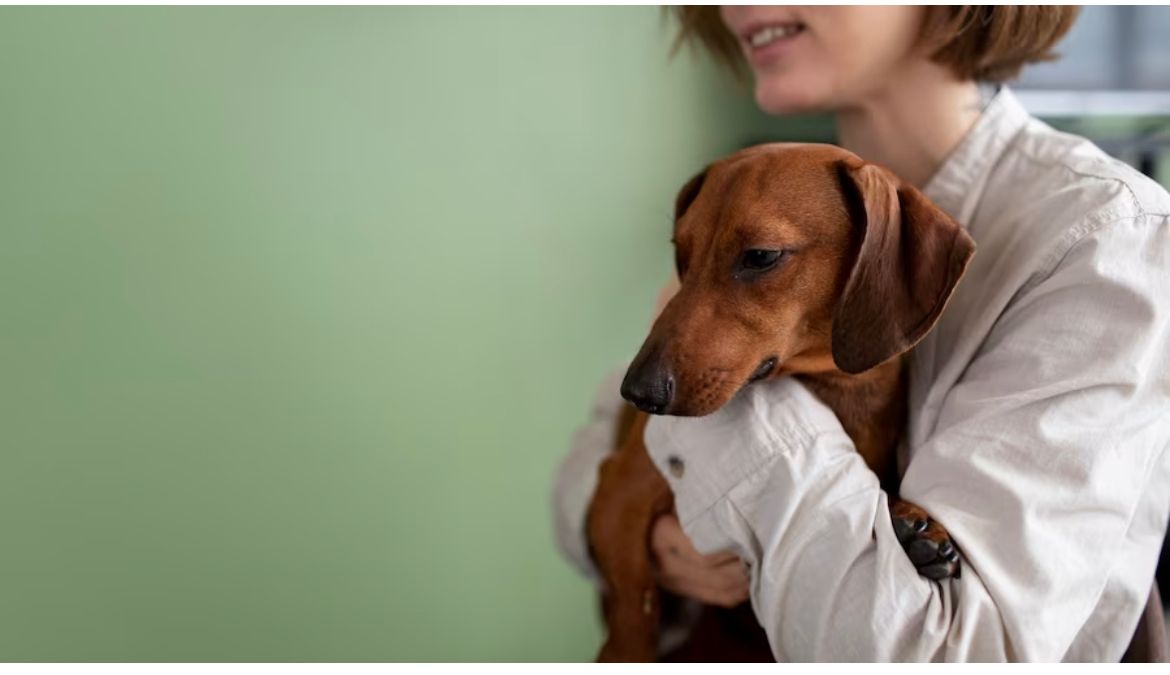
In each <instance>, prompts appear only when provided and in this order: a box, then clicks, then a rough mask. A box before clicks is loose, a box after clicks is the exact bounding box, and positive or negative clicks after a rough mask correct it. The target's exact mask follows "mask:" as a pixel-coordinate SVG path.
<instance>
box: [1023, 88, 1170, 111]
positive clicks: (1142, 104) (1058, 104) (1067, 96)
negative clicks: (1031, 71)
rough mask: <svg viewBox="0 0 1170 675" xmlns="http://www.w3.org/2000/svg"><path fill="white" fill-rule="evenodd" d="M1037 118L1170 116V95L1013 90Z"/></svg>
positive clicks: (1164, 93)
mask: <svg viewBox="0 0 1170 675" xmlns="http://www.w3.org/2000/svg"><path fill="white" fill-rule="evenodd" d="M1012 91H1013V92H1015V94H1016V96H1017V97H1018V98H1019V99H1020V101H1021V102H1022V103H1023V104H1024V107H1025V108H1027V109H1028V112H1030V113H1032V114H1033V115H1036V116H1037V117H1084V116H1087V115H1092V116H1104V115H1114V116H1150V117H1160V116H1170V91H1144V90H1129V91H1124V90H1115V91H1109V90H1093V91H1075V90H1067V91H1063V90H1055V89H1053V90H1048V89H1014V88H1013V89H1012Z"/></svg>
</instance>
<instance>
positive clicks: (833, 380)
mask: <svg viewBox="0 0 1170 675" xmlns="http://www.w3.org/2000/svg"><path fill="white" fill-rule="evenodd" d="M795 377H796V378H797V379H798V380H800V381H801V382H803V383H804V384H805V385H806V386H807V387H808V388H809V389H810V390H811V391H812V392H813V394H815V395H816V396H817V398H819V399H821V400H822V401H824V403H825V405H827V406H829V408H831V409H832V410H833V412H834V413H836V415H837V419H838V420H840V422H841V426H842V427H843V428H844V429H845V433H846V434H848V435H849V438H851V439H853V444H854V445H855V446H857V452H858V453H860V454H861V456H862V457H863V458H864V459H865V463H866V464H868V465H869V467H870V468H871V469H873V470H874V471H875V472H877V473H878V478H879V479H880V480H881V482H882V487H883V488H885V489H887V490H893V489H894V488H896V486H897V482H898V476H897V462H896V461H894V460H893V459H892V458H893V456H894V454H895V453H896V452H897V447H898V441H899V440H900V439H901V436H902V430H903V429H904V428H905V426H906V387H907V384H908V382H907V375H906V368H905V364H904V359H903V358H902V357H897V358H894V359H891V360H889V361H887V362H885V363H883V364H881V365H879V366H877V367H875V368H872V369H870V370H867V371H865V372H864V373H861V374H859V375H848V374H846V373H842V372H841V371H839V370H833V371H827V372H819V373H815V374H804V375H795Z"/></svg>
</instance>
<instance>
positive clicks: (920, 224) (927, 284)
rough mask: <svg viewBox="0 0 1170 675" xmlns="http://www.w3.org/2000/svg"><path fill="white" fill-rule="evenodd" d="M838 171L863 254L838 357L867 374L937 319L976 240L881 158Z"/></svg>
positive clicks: (854, 273) (840, 320)
mask: <svg viewBox="0 0 1170 675" xmlns="http://www.w3.org/2000/svg"><path fill="white" fill-rule="evenodd" d="M837 170H838V174H839V177H840V179H841V183H842V189H843V191H844V195H845V200H846V203H847V205H848V208H849V212H850V216H851V218H852V219H853V222H854V228H855V230H854V232H855V233H856V234H855V237H854V242H855V250H856V255H855V258H854V262H853V267H852V269H851V271H850V272H849V277H848V281H846V283H845V290H844V292H843V293H842V295H841V299H840V301H839V304H838V305H837V308H836V310H835V312H834V314H833V361H834V362H835V363H836V365H837V367H838V368H840V369H841V370H843V371H844V372H846V373H860V372H864V371H866V370H869V369H870V368H873V367H874V366H876V365H878V364H879V363H882V362H884V361H886V360H888V359H890V358H892V357H894V356H896V355H898V354H901V353H903V352H905V351H907V350H908V349H910V348H911V347H913V346H914V345H915V344H917V343H918V341H919V340H921V339H922V338H923V337H924V336H925V335H926V334H927V333H928V332H929V331H930V329H931V328H932V327H933V326H934V324H935V322H936V321H937V320H938V317H939V315H940V314H942V310H943V307H945V306H946V304H947V300H948V299H950V297H951V293H952V292H953V291H954V290H955V286H956V285H957V284H958V283H959V278H960V277H962V276H963V272H964V271H965V270H966V268H967V262H968V261H969V260H970V259H971V256H972V255H973V254H974V253H975V242H974V241H973V240H972V239H971V237H970V235H968V234H967V231H966V230H964V229H963V228H962V226H960V225H959V224H958V223H956V222H955V221H954V219H952V218H951V217H950V216H948V215H947V214H946V213H945V212H943V210H942V209H940V208H939V207H937V206H935V205H934V204H933V203H932V202H931V201H930V200H929V199H927V198H926V196H925V195H923V194H922V193H921V192H919V191H918V190H917V189H915V188H914V186H912V185H910V184H908V183H906V182H904V181H902V180H900V179H898V178H897V177H896V176H894V175H893V174H892V173H890V172H889V171H888V170H886V169H883V168H881V167H879V166H876V165H874V164H858V163H856V162H841V163H840V164H838V165H837Z"/></svg>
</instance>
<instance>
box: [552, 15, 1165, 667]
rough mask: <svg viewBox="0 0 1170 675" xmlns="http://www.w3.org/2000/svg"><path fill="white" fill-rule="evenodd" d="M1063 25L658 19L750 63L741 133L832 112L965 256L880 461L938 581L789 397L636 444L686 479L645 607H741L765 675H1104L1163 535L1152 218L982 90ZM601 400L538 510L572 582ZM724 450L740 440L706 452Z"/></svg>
mask: <svg viewBox="0 0 1170 675" xmlns="http://www.w3.org/2000/svg"><path fill="white" fill-rule="evenodd" d="M1075 14H1076V12H1075V10H1074V9H1072V8H1067V7H1051V6H1049V7H1006V6H999V7H994V8H993V7H971V6H967V7H933V8H927V7H878V6H868V7H724V8H722V9H716V8H684V9H681V10H679V18H680V19H681V24H682V32H681V37H682V38H683V39H684V40H696V41H699V42H701V43H702V44H704V45H705V46H707V47H708V48H709V49H711V50H712V51H713V52H714V53H715V54H716V55H717V56H720V57H722V58H724V59H726V60H728V61H730V62H733V63H734V62H738V61H740V60H741V59H742V60H743V61H746V62H747V63H748V64H749V65H750V68H751V71H752V73H753V75H754V78H755V97H756V101H757V103H758V104H759V105H760V107H761V108H763V109H764V110H765V111H767V112H769V113H773V114H784V113H790V112H797V111H808V110H831V111H833V112H834V113H835V117H836V124H837V132H838V138H839V142H840V144H841V145H843V146H844V147H846V148H848V149H849V150H852V151H853V152H855V153H857V154H858V155H860V156H861V157H863V158H864V159H866V160H868V161H871V162H875V163H878V164H883V165H885V166H887V167H889V168H890V169H892V170H894V171H895V172H896V173H898V174H900V175H901V176H902V177H903V178H905V179H907V180H909V181H910V182H912V183H914V184H916V185H917V186H919V187H920V188H922V189H923V190H924V191H925V193H926V194H927V195H928V196H929V197H930V198H932V199H933V200H934V201H935V202H936V203H937V204H939V205H940V206H941V207H942V208H943V209H944V210H946V211H948V212H949V213H950V214H952V215H953V216H955V217H956V219H957V220H958V221H959V222H961V223H963V224H964V225H965V226H966V227H967V228H968V230H969V232H970V233H971V235H972V236H973V237H974V239H975V240H976V242H977V244H978V247H979V249H978V252H977V254H976V256H975V258H974V260H973V261H972V263H971V266H970V267H969V269H968V272H967V275H966V277H965V279H964V281H963V283H962V284H960V286H959V289H958V291H957V293H956V295H955V296H954V297H953V298H952V301H951V304H950V305H949V306H948V309H947V311H946V312H945V313H944V315H943V318H942V320H941V321H940V322H939V324H938V325H937V327H936V328H935V330H934V331H933V332H932V333H931V334H930V335H929V336H928V337H927V338H926V340H925V341H924V342H922V343H921V345H920V346H919V347H918V348H916V349H915V350H914V352H913V355H912V357H911V365H910V367H911V386H910V420H909V426H908V429H907V437H906V443H905V447H904V448H903V450H904V457H902V460H903V462H902V466H903V467H904V468H903V477H902V483H901V493H902V495H903V496H904V497H905V498H906V499H908V500H910V501H913V502H915V503H917V504H919V505H921V506H923V507H924V508H925V509H926V510H927V511H929V512H930V513H931V515H932V516H933V517H934V518H935V519H937V520H938V521H939V522H940V523H942V525H943V526H944V527H946V529H947V530H948V531H949V532H950V535H951V537H952V539H953V540H954V541H955V543H956V545H957V546H958V547H959V548H960V550H961V551H962V553H963V557H964V563H963V572H962V575H961V576H960V578H958V579H951V580H947V581H944V582H941V583H935V582H931V581H929V580H927V579H924V578H922V577H920V576H918V574H917V573H916V571H915V569H914V567H913V565H912V564H911V563H910V562H909V560H908V559H907V558H906V555H905V553H904V552H903V551H902V548H901V546H900V545H899V543H898V540H897V538H896V537H895V536H894V532H893V529H892V525H891V523H890V518H889V516H888V513H887V507H886V503H887V499H886V495H885V494H884V493H882V491H881V489H880V488H879V486H878V480H877V478H876V477H875V476H874V475H873V474H872V473H871V472H870V471H869V470H868V468H867V467H866V466H865V464H864V462H863V461H862V460H861V458H860V457H859V456H857V454H856V453H854V452H853V448H852V444H851V441H850V440H849V438H848V437H847V436H846V435H845V434H844V433H843V432H842V431H841V429H840V428H839V426H836V427H834V426H833V425H831V424H825V423H824V417H825V410H826V409H825V408H824V406H823V404H820V403H819V402H818V401H817V400H816V399H815V398H813V397H812V396H811V395H809V394H808V392H807V390H805V389H804V388H803V387H802V386H801V385H800V384H798V383H796V382H794V381H792V380H791V379H782V380H779V381H774V382H768V383H764V384H761V385H757V386H754V387H750V388H748V389H746V390H745V392H744V393H743V395H741V396H738V397H737V398H736V399H734V400H733V401H732V402H731V403H729V404H728V405H727V406H726V407H725V408H724V409H723V410H721V411H720V412H718V413H716V414H715V415H712V416H710V417H707V418H697V419H681V418H669V417H657V418H654V419H653V420H652V421H651V423H650V425H649V426H648V427H647V431H646V437H645V438H646V445H647V448H648V449H649V451H650V454H651V456H652V458H653V459H654V460H655V462H656V464H658V466H659V467H660V468H661V467H663V466H665V464H666V461H667V457H671V458H672V460H673V461H676V462H677V461H680V460H681V461H682V462H684V465H685V467H686V471H685V474H684V477H682V478H676V477H674V475H673V474H672V473H671V472H664V475H665V476H666V477H667V479H668V480H669V481H670V483H671V487H672V488H673V490H674V492H675V502H676V512H677V514H678V517H677V518H675V517H673V516H672V517H664V518H662V519H660V520H659V521H658V522H657V523H656V524H655V526H654V530H653V533H652V543H651V547H652V549H653V552H654V554H655V557H656V559H657V564H658V568H659V573H660V578H661V583H662V585H663V586H664V587H665V588H667V589H668V590H671V591H673V592H675V593H678V594H681V595H684V596H687V597H691V598H695V599H698V600H702V601H704V602H708V603H716V604H722V605H732V604H735V603H737V602H739V601H741V600H743V599H744V598H747V597H749V596H750V598H751V600H752V606H753V607H754V609H755V612H756V615H757V617H758V619H759V621H760V623H761V624H762V625H763V627H764V629H765V631H766V632H767V635H768V641H769V643H770V644H771V647H772V650H773V653H774V654H775V655H776V657H777V658H779V659H781V660H829V659H832V660H854V661H870V660H1028V661H1058V660H1074V661H1083V660H1093V661H1116V660H1119V659H1120V658H1121V657H1122V655H1123V652H1124V651H1125V649H1126V647H1127V645H1128V644H1129V642H1130V638H1131V637H1132V636H1133V634H1134V629H1135V626H1136V625H1137V622H1138V619H1139V616H1140V615H1141V613H1142V610H1143V608H1144V607H1145V605H1146V601H1147V596H1148V594H1149V589H1150V585H1151V581H1152V579H1153V575H1154V567H1155V564H1156V562H1157V557H1158V553H1159V549H1160V546H1161V542H1162V536H1163V533H1164V531H1165V527H1166V522H1167V515H1168V514H1170V453H1168V452H1167V448H1168V447H1170V414H1168V411H1170V307H1168V306H1167V305H1166V304H1165V302H1166V300H1167V299H1170V195H1167V193H1166V192H1165V191H1164V190H1163V189H1161V188H1160V187H1158V186H1157V185H1156V184H1155V183H1153V182H1152V181H1149V180H1147V179H1145V178H1144V177H1142V176H1141V175H1140V174H1138V173H1137V172H1135V171H1133V170H1131V169H1130V168H1128V167H1126V166H1125V165H1123V164H1121V163H1120V162H1117V161H1115V160H1112V159H1110V158H1109V157H1107V156H1106V155H1104V154H1103V153H1102V152H1101V151H1099V150H1098V149H1096V148H1095V147H1094V146H1092V145H1091V144H1090V143H1089V142H1087V141H1085V140H1083V139H1080V138H1077V137H1074V136H1070V135H1066V134H1062V133H1058V132H1056V131H1054V130H1052V129H1051V128H1049V127H1048V126H1046V125H1044V124H1043V123H1041V122H1039V121H1038V120H1036V119H1034V118H1031V117H1030V116H1029V115H1028V114H1027V113H1026V112H1025V111H1024V109H1023V108H1022V107H1021V105H1020V104H1019V102H1018V101H1017V100H1016V99H1015V98H1014V96H1013V95H1012V93H1011V92H1010V91H1009V90H1008V89H1006V88H1004V87H999V86H995V85H989V84H988V83H993V82H1000V81H1003V80H1005V79H1008V78H1010V77H1013V76H1014V75H1015V74H1016V73H1017V72H1018V71H1019V69H1020V68H1021V67H1022V66H1024V65H1025V64H1027V63H1029V62H1033V61H1037V60H1040V59H1042V58H1045V57H1046V56H1047V53H1048V50H1049V49H1050V48H1051V47H1052V46H1053V45H1054V44H1055V42H1056V41H1057V40H1058V39H1059V38H1060V37H1061V36H1062V35H1063V34H1064V33H1065V32H1066V31H1067V30H1068V28H1069V27H1070V26H1071V24H1072V21H1073V19H1074V18H1075ZM667 295H669V291H667ZM618 377H620V372H619V373H615V375H614V376H613V377H611V378H610V379H609V380H608V381H607V382H606V384H605V385H604V386H603V388H602V390H601V392H600V393H599V395H598V402H597V405H596V406H595V410H594V414H593V419H592V420H591V422H590V423H589V424H588V425H587V426H586V427H585V428H584V429H582V430H581V431H580V432H579V433H578V435H577V436H576V437H575V440H574V447H573V450H572V452H571V453H570V456H569V457H568V458H567V459H566V460H565V462H564V463H563V465H562V467H561V470H560V473H559V475H558V479H557V486H556V490H555V493H554V504H555V510H556V521H557V529H558V539H559V541H560V544H561V547H562V549H563V550H564V551H565V552H566V554H567V555H568V556H569V557H570V558H571V559H572V560H574V561H575V562H576V563H577V564H578V565H579V566H580V567H581V568H582V569H583V570H585V571H587V572H588V571H589V565H590V563H589V559H588V555H587V553H586V551H587V545H586V542H585V540H584V534H583V520H584V513H585V509H586V506H587V504H588V500H589V497H590V494H591V492H592V490H593V486H594V484H595V473H596V466H597V464H598V462H599V461H600V459H601V457H602V456H603V455H604V454H605V453H607V452H609V450H610V449H611V447H612V441H613V433H614V431H613V428H614V426H613V425H614V419H615V416H616V412H617V410H618V409H619V408H620V406H621V401H620V398H619V397H618V393H617V392H618V386H617V382H618ZM764 402H766V405H764ZM760 410H766V411H769V412H768V413H767V415H765V416H763V417H762V418H761V416H760V415H759V411H760ZM830 417H831V416H830ZM729 424H730V425H735V426H736V427H737V428H747V427H750V428H752V429H753V430H755V431H756V432H758V433H756V437H757V439H756V441H755V442H751V443H748V442H745V441H743V440H742V439H741V440H738V441H734V442H733V441H731V440H730V439H727V438H721V437H720V435H719V434H718V433H717V431H716V430H717V429H718V428H720V427H723V428H726V425H729ZM694 476H702V477H703V480H695V479H694ZM745 570H748V571H750V572H746V571H745Z"/></svg>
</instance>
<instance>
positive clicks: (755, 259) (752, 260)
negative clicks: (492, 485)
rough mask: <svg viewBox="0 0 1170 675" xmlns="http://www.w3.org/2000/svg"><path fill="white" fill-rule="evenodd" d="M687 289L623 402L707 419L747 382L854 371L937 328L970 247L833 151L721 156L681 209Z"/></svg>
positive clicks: (906, 192) (895, 186) (901, 193)
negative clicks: (795, 374) (787, 376)
mask: <svg viewBox="0 0 1170 675" xmlns="http://www.w3.org/2000/svg"><path fill="white" fill-rule="evenodd" d="M674 246H675V262H676V266H677V269H678V275H679V279H680V281H681V284H682V285H681V288H680V289H679V291H678V293H677V294H676V295H675V297H674V298H673V299H672V300H671V301H670V303H669V304H667V306H666V307H665V309H663V311H662V314H661V315H660V316H659V317H658V320H657V321H656V322H655V324H654V327H653V329H652V330H651V332H650V336H649V337H648V338H647V339H646V342H645V344H643V345H642V349H641V351H640V352H639V353H638V355H637V357H636V358H635V359H634V361H633V363H632V364H631V365H630V369H629V371H628V372H627V373H626V378H625V381H624V382H623V383H622V396H624V397H625V398H626V399H627V400H628V401H630V402H632V403H634V404H635V405H636V406H638V407H639V408H640V409H642V410H645V411H647V412H650V413H656V414H671V415H706V414H709V413H711V412H714V411H715V410H718V409H719V408H720V407H722V406H723V404H725V403H726V402H727V401H729V400H730V399H731V398H732V396H734V395H735V393H736V392H737V391H739V389H740V388H742V387H743V386H744V385H746V384H749V383H751V382H756V381H758V380H762V379H766V378H768V377H774V376H778V375H781V374H793V373H827V372H832V371H840V372H845V373H849V374H857V373H861V372H864V371H866V370H869V369H870V368H873V367H874V366H876V365H878V364H881V363H883V362H885V361H888V360H890V359H892V358H894V357H896V356H898V355H899V354H902V353H903V352H905V351H907V350H909V349H910V348H911V347H913V346H914V345H915V344H917V342H918V341H919V340H921V339H922V338H923V336H925V335H926V333H927V332H928V331H929V330H930V329H931V327H932V326H933V325H934V323H935V321H937V320H938V317H939V315H940V313H941V312H942V310H943V307H944V306H945V305H946V302H947V300H948V298H950V296H951V293H952V292H953V291H954V289H955V285H956V284H957V283H958V281H959V278H960V277H961V276H962V274H963V271H964V270H965V269H966V265H967V262H968V260H970V258H971V255H972V254H973V253H974V251H975V244H974V242H973V241H972V240H971V238H970V236H969V235H968V234H967V233H966V231H965V230H963V228H962V227H960V226H959V225H958V224H957V223H956V222H955V221H954V220H952V219H951V218H950V216H948V215H947V214H946V213H944V212H943V211H942V210H941V209H939V208H938V207H937V206H935V205H934V204H932V203H931V202H930V201H929V200H928V199H927V198H926V197H925V196H923V195H922V193H921V192H919V191H918V190H917V189H915V188H914V187H913V186H911V185H909V184H907V183H905V182H903V181H901V180H900V179H898V178H897V177H896V176H894V175H893V174H892V173H890V172H889V171H888V170H886V169H883V168H881V167H879V166H877V165H874V164H867V163H865V162H864V161H862V160H861V159H859V158H858V157H857V156H856V155H853V154H852V153H849V152H847V151H845V150H842V149H841V148H837V147H835V146H830V145H812V144H770V145H762V146H756V147H753V148H748V149H746V150H743V151H741V152H738V153H736V154H734V155H731V156H730V157H727V158H725V159H723V160H720V161H718V162H716V163H714V164H712V165H711V166H709V167H707V169H706V170H705V171H703V172H702V173H700V174H699V175H697V176H695V177H694V178H692V179H691V180H690V181H688V182H687V184H686V185H684V186H683V188H682V190H681V191H680V192H679V194H678V198H677V200H676V202H675V223H674Z"/></svg>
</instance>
